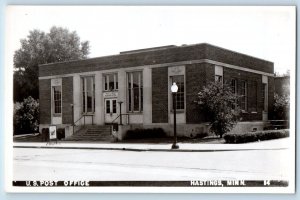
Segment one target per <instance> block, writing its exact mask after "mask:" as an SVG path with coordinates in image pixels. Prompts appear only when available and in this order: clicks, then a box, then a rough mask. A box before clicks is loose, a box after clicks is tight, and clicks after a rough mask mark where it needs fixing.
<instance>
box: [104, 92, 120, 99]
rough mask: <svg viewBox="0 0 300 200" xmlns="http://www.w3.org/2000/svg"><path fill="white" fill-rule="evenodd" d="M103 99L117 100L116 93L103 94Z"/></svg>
mask: <svg viewBox="0 0 300 200" xmlns="http://www.w3.org/2000/svg"><path fill="white" fill-rule="evenodd" d="M103 97H104V98H117V97H118V92H104V93H103Z"/></svg>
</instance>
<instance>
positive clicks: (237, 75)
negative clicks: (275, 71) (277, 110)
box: [223, 68, 263, 121]
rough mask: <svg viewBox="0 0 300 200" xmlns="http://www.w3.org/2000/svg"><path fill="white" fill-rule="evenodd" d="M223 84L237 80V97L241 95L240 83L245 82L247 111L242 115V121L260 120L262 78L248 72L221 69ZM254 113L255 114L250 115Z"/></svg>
mask: <svg viewBox="0 0 300 200" xmlns="http://www.w3.org/2000/svg"><path fill="white" fill-rule="evenodd" d="M223 76H224V84H229V85H230V83H231V80H232V79H236V80H237V91H238V95H241V93H242V90H241V88H242V81H246V82H247V110H246V112H245V113H243V114H242V121H255V120H262V109H263V102H262V92H261V91H262V76H261V75H259V74H254V73H250V72H244V71H239V70H235V69H229V68H223ZM251 112H256V113H251Z"/></svg>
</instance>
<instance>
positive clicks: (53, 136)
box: [49, 126, 57, 140]
mask: <svg viewBox="0 0 300 200" xmlns="http://www.w3.org/2000/svg"><path fill="white" fill-rule="evenodd" d="M56 136H57V135H56V126H49V137H50V140H53V139H57V137H56Z"/></svg>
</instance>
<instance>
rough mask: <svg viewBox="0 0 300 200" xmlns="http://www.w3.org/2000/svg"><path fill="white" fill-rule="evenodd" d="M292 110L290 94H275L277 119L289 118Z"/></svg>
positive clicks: (274, 114)
mask: <svg viewBox="0 0 300 200" xmlns="http://www.w3.org/2000/svg"><path fill="white" fill-rule="evenodd" d="M289 111H290V95H288V94H283V95H278V94H276V93H275V94H274V106H273V112H274V113H273V117H274V119H277V120H287V119H289Z"/></svg>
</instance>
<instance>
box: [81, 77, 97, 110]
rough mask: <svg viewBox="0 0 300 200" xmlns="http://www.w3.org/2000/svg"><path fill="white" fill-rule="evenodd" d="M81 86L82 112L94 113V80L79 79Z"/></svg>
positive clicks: (88, 78)
mask: <svg viewBox="0 0 300 200" xmlns="http://www.w3.org/2000/svg"><path fill="white" fill-rule="evenodd" d="M81 86H82V112H83V113H93V112H95V80H94V77H92V76H87V77H82V78H81Z"/></svg>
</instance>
